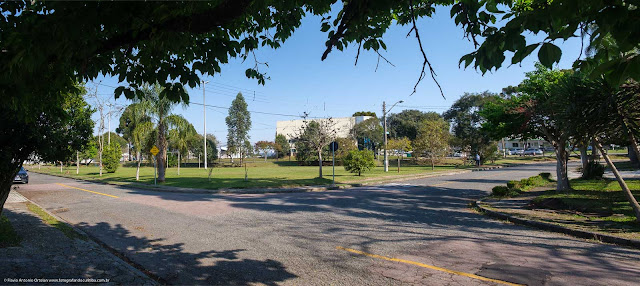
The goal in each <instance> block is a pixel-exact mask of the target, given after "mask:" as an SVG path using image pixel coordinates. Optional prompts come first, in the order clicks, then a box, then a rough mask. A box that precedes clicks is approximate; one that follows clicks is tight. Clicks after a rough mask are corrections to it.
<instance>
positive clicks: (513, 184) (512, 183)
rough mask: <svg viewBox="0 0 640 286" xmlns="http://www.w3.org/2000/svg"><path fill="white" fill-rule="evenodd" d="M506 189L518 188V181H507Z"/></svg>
mask: <svg viewBox="0 0 640 286" xmlns="http://www.w3.org/2000/svg"><path fill="white" fill-rule="evenodd" d="M507 187H508V188H509V189H513V188H519V187H520V182H518V181H509V182H507Z"/></svg>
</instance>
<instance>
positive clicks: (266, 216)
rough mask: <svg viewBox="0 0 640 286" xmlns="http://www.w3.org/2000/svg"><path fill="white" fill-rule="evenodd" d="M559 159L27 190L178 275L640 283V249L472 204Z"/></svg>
mask: <svg viewBox="0 0 640 286" xmlns="http://www.w3.org/2000/svg"><path fill="white" fill-rule="evenodd" d="M554 168H555V167H554V165H552V164H540V165H527V166H520V167H511V168H505V169H498V170H493V171H483V172H473V173H466V174H460V175H455V176H445V177H435V178H427V179H419V180H413V181H407V182H403V183H401V184H389V185H384V186H379V187H362V188H355V189H349V190H339V191H330V192H317V193H293V194H262V195H210V194H176V193H165V192H154V191H142V190H133V189H126V188H123V187H116V186H108V185H101V184H94V183H88V182H80V181H75V180H70V179H63V178H59V177H53V176H47V175H40V174H35V173H31V178H30V183H29V185H23V186H19V189H18V191H19V192H20V193H21V194H23V195H24V196H26V197H27V198H29V199H31V200H33V201H35V202H36V203H38V204H40V205H41V206H43V207H45V208H47V209H48V210H50V211H52V212H53V213H56V214H57V215H58V216H60V217H62V218H63V219H65V220H66V221H68V222H70V223H72V224H74V225H76V226H77V227H79V228H81V229H82V230H84V231H85V232H87V233H90V234H91V235H92V236H94V237H96V238H98V239H99V240H101V241H102V242H104V243H106V244H108V245H109V246H111V247H112V248H114V249H117V250H118V251H119V252H121V253H123V254H124V255H125V256H126V257H127V258H129V259H130V260H132V261H133V262H135V263H136V264H138V265H140V266H142V267H144V268H145V269H147V270H149V271H151V272H152V273H153V274H155V275H157V276H158V277H160V278H162V279H163V280H164V282H166V283H169V284H221V285H248V284H251V285H253V284H267V285H270V284H286V285H397V284H422V285H456V284H460V285H487V284H488V285H499V284H505V283H506V282H512V283H520V284H529V285H634V284H635V285H638V283H640V251H638V250H633V249H629V248H624V247H618V246H614V245H608V244H601V243H596V242H593V241H586V240H582V239H577V238H572V237H569V236H565V235H561V234H556V233H550V232H544V231H539V230H536V229H532V228H527V227H522V226H517V225H513V224H509V223H505V222H501V221H496V220H493V219H489V218H487V217H484V216H482V215H479V214H477V213H475V212H473V211H472V210H470V209H469V208H468V206H469V203H470V202H471V200H473V199H477V198H480V197H482V196H484V195H486V194H487V192H488V191H489V190H490V189H491V187H493V186H495V185H497V184H503V183H505V182H506V181H507V180H512V179H520V178H525V177H529V176H532V175H535V174H537V173H539V172H541V171H547V172H553V171H554ZM61 184H62V185H61ZM78 188H79V189H78ZM89 191H91V192H89ZM392 258H394V259H395V260H392ZM476 275H477V276H476ZM483 278H484V279H483ZM491 279H495V280H491Z"/></svg>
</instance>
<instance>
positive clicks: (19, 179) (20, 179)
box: [13, 167, 29, 184]
mask: <svg viewBox="0 0 640 286" xmlns="http://www.w3.org/2000/svg"><path fill="white" fill-rule="evenodd" d="M13 182H14V183H23V184H28V183H29V174H28V173H27V170H25V169H24V167H20V171H18V174H17V175H16V177H15V178H13Z"/></svg>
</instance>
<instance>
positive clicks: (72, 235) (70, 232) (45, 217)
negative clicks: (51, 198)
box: [27, 203, 87, 240]
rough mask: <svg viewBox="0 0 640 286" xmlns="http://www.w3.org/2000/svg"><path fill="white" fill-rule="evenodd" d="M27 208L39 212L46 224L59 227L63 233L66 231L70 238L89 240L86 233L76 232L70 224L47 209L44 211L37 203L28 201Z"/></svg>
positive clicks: (65, 233)
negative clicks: (49, 212) (50, 213)
mask: <svg viewBox="0 0 640 286" xmlns="http://www.w3.org/2000/svg"><path fill="white" fill-rule="evenodd" d="M27 208H28V209H29V210H30V211H31V212H33V213H35V214H37V215H38V216H39V217H40V218H41V219H42V221H44V222H45V223H46V224H48V225H51V226H53V227H55V228H57V229H58V230H60V231H62V233H64V235H66V236H67V237H68V238H71V239H76V238H78V239H82V240H87V238H86V237H85V236H84V235H81V234H79V233H78V232H76V231H75V230H74V229H73V228H71V226H69V225H68V224H66V223H64V222H61V221H59V220H57V219H56V218H55V217H52V216H51V215H49V214H48V213H47V212H46V211H44V210H43V209H41V208H40V207H38V206H37V205H35V204H32V203H27Z"/></svg>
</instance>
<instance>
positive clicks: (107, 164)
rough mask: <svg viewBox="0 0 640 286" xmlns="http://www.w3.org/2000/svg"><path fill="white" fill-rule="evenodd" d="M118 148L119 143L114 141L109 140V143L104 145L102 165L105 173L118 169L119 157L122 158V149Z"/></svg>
mask: <svg viewBox="0 0 640 286" xmlns="http://www.w3.org/2000/svg"><path fill="white" fill-rule="evenodd" d="M120 148H121V147H120V144H119V143H118V142H116V141H111V144H107V145H105V147H104V154H103V158H102V165H103V166H104V170H105V171H107V173H115V172H116V170H118V167H119V166H120V159H121V158H122V150H121V149H120Z"/></svg>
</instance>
